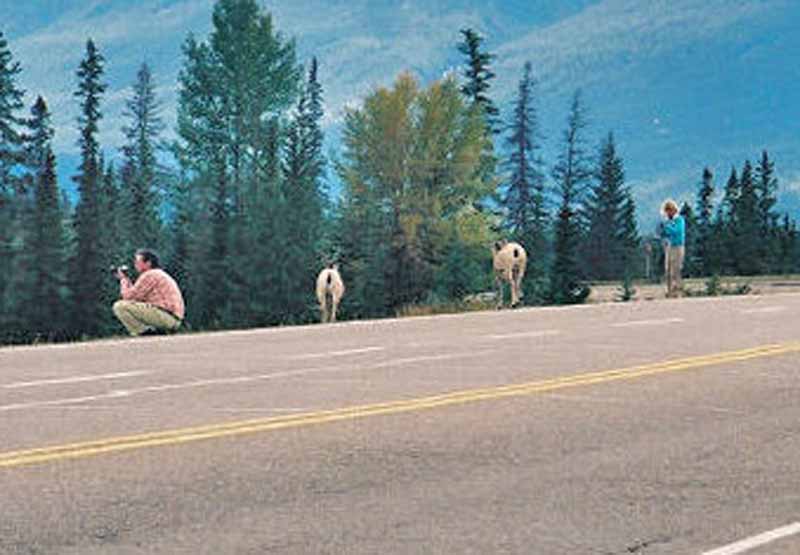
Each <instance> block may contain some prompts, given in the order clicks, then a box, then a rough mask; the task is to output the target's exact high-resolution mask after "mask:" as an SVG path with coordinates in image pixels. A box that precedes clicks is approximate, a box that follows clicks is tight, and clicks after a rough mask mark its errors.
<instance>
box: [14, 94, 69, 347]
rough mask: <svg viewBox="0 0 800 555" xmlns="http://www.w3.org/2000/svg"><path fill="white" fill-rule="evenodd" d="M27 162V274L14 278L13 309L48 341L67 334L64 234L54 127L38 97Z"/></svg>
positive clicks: (32, 334)
mask: <svg viewBox="0 0 800 555" xmlns="http://www.w3.org/2000/svg"><path fill="white" fill-rule="evenodd" d="M27 128H28V133H27V136H26V149H25V166H26V170H27V172H28V174H29V175H30V177H31V183H32V188H33V197H34V202H33V207H32V208H33V210H32V213H31V214H30V217H29V218H28V220H27V221H26V222H25V228H26V233H25V243H24V245H23V248H22V250H21V252H22V254H23V256H24V258H25V260H26V262H27V264H26V265H27V267H28V269H29V273H28V274H27V275H26V276H25V278H24V279H22V280H20V281H19V283H18V286H17V287H18V298H19V299H20V300H21V304H20V306H19V307H17V309H15V312H16V313H17V314H19V315H20V316H21V318H22V321H21V328H22V329H24V330H25V332H26V335H27V339H35V338H38V337H41V338H45V339H48V340H54V339H59V338H62V337H63V336H64V335H65V326H66V320H65V314H66V310H65V307H64V302H65V279H66V275H65V273H64V263H65V257H66V253H65V248H66V244H65V237H64V229H63V224H62V218H63V215H62V210H61V207H60V205H59V200H60V199H59V196H60V195H59V191H58V183H57V180H56V158H55V155H54V154H53V150H52V146H51V141H52V138H53V128H52V125H51V123H50V112H49V110H48V108H47V103H46V102H45V101H44V99H43V98H42V97H41V96H40V97H38V98H37V99H36V102H35V103H34V105H33V107H32V108H31V117H30V119H29V120H28V122H27Z"/></svg>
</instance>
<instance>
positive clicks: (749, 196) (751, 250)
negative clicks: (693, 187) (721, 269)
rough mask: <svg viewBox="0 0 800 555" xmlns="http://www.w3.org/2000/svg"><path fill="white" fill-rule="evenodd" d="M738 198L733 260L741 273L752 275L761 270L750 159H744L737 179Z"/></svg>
mask: <svg viewBox="0 0 800 555" xmlns="http://www.w3.org/2000/svg"><path fill="white" fill-rule="evenodd" d="M739 190H740V194H739V198H738V201H737V203H736V218H735V226H734V230H735V233H734V239H735V243H734V244H735V251H734V262H735V266H736V269H737V271H738V272H739V274H741V275H745V276H752V275H756V274H758V273H760V272H761V269H762V267H763V261H762V258H761V247H760V242H761V235H760V232H761V221H760V214H759V202H758V201H759V199H758V193H757V192H756V184H755V180H754V177H753V168H752V165H751V164H750V161H749V160H748V161H746V162H745V164H744V167H743V168H742V175H741V178H740V180H739Z"/></svg>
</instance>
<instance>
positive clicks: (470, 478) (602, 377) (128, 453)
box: [0, 295, 800, 555]
mask: <svg viewBox="0 0 800 555" xmlns="http://www.w3.org/2000/svg"><path fill="white" fill-rule="evenodd" d="M798 314H800V296H797V295H779V296H770V297H745V298H726V299H716V300H680V301H665V302H648V303H635V304H627V305H601V306H590V307H575V308H567V309H538V310H518V311H508V312H500V313H497V312H493V313H479V314H469V315H461V316H445V317H438V318H417V319H407V320H399V321H397V320H395V321H382V322H364V323H345V324H337V325H332V326H311V327H305V328H285V329H276V330H266V331H247V332H234V333H224V334H212V335H183V336H178V337H173V338H143V339H138V340H119V341H104V342H98V343H92V344H86V345H81V346H53V347H42V348H14V349H0V439H1V440H2V441H1V442H0V553H3V554H5V553H15V554H16V553H25V554H28V553H35V554H39V553H42V554H50V553H66V554H93V553H114V554H116V553H119V554H134V553H135V554H138V553H167V554H173V553H177V554H183V553H186V554H189V553H191V554H198V553H209V554H220V553H248V554H249V553H252V554H261V553H312V554H316V553H331V554H334V553H337V554H338V553H348V554H372V553H381V554H385V553H413V554H416V553H437V554H438V553H447V554H451V553H476V554H488V553H520V554H545V555H550V554H562V553H563V554H584V553H585V554H609V555H610V554H630V553H638V554H645V555H653V554H664V553H694V554H698V555H699V554H701V553H711V552H712V550H715V549H716V550H719V549H723V548H724V549H727V551H717V553H714V555H733V554H735V553H739V552H747V553H752V554H754V555H766V554H781V555H788V554H790V553H791V554H797V553H800V535H798V534H797V533H796V532H794V533H792V531H791V530H789V532H786V535H785V536H784V537H778V538H775V539H774V540H773V541H769V542H768V543H763V544H762V545H751V546H750V547H745V548H744V549H745V550H746V551H736V550H737V549H742V545H744V544H741V543H739V547H736V545H735V544H737V542H741V541H750V542H751V543H752V542H753V541H756V542H757V540H758V537H759V535H760V534H763V533H765V532H770V531H775V530H781V529H784V530H786V529H785V528H783V527H786V526H790V525H792V524H794V523H796V522H797V521H800V408H798V399H799V398H800V397H799V394H800V366H799V365H798V361H800V317H799V316H798ZM754 538H755V540H754ZM725 546H727V547H725Z"/></svg>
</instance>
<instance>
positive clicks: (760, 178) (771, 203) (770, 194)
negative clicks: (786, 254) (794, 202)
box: [755, 150, 780, 272]
mask: <svg viewBox="0 0 800 555" xmlns="http://www.w3.org/2000/svg"><path fill="white" fill-rule="evenodd" d="M755 181H756V183H755V188H756V196H757V197H758V219H759V229H760V233H761V241H760V243H759V245H760V249H759V250H760V252H759V256H760V258H761V264H762V267H761V271H762V272H770V271H773V270H775V269H776V266H777V265H778V264H777V258H778V248H779V246H778V221H779V218H780V216H779V215H778V213H777V212H776V211H775V206H776V205H777V204H778V180H777V179H776V178H775V163H774V162H773V161H772V160H770V159H769V154H768V153H767V151H766V150H765V151H763V152H762V154H761V159H760V160H759V163H758V166H757V167H756V178H755Z"/></svg>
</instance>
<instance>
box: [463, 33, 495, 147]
mask: <svg viewBox="0 0 800 555" xmlns="http://www.w3.org/2000/svg"><path fill="white" fill-rule="evenodd" d="M461 36H462V42H460V43H459V44H458V51H459V52H460V53H461V54H463V55H464V57H465V58H466V62H467V67H466V69H465V70H464V78H465V79H466V82H465V83H464V84H463V85H462V86H461V93H462V94H463V95H464V96H465V97H467V99H469V101H470V102H471V104H472V105H473V106H478V107H480V109H481V113H482V114H483V116H484V118H485V121H486V126H487V130H488V131H489V133H490V134H497V133H499V132H500V128H501V126H500V110H499V109H498V108H497V106H496V105H495V103H494V101H493V100H492V99H491V98H490V97H489V95H488V93H489V89H490V88H491V81H492V79H494V78H495V74H494V72H493V71H492V70H491V67H490V66H491V63H492V60H494V58H495V56H494V55H493V54H490V53H489V52H486V51H485V50H483V41H484V39H483V37H482V36H481V35H480V34H479V33H478V32H477V31H475V30H474V29H462V30H461Z"/></svg>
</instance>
